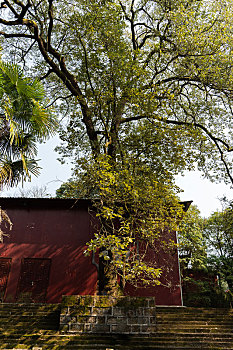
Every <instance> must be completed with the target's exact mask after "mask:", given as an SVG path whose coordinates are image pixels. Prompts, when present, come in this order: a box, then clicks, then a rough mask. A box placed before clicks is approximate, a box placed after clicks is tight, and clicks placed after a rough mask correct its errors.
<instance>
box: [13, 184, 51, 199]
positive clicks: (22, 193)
mask: <svg viewBox="0 0 233 350" xmlns="http://www.w3.org/2000/svg"><path fill="white" fill-rule="evenodd" d="M12 196H13V197H24V198H48V197H51V195H50V194H49V193H48V188H47V187H46V186H32V187H31V188H29V189H25V188H23V187H22V188H18V190H17V191H16V192H15V193H14V194H13V195H12Z"/></svg>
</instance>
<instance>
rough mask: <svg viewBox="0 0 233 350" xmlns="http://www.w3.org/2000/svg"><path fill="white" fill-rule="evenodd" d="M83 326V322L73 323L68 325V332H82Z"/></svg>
mask: <svg viewBox="0 0 233 350" xmlns="http://www.w3.org/2000/svg"><path fill="white" fill-rule="evenodd" d="M84 328H85V325H84V324H81V323H73V324H70V325H69V332H83V331H84Z"/></svg>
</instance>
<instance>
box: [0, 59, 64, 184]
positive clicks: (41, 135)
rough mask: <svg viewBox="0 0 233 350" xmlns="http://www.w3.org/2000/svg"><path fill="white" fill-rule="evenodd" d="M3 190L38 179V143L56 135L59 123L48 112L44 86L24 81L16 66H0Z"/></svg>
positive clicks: (0, 139)
mask: <svg viewBox="0 0 233 350" xmlns="http://www.w3.org/2000/svg"><path fill="white" fill-rule="evenodd" d="M0 98H1V107H0V116H1V120H0V152H1V158H0V186H1V187H2V186H9V185H10V186H13V185H16V184H17V183H18V182H19V181H20V179H22V180H25V179H26V178H30V174H33V175H38V174H39V167H38V164H37V161H36V160H35V156H36V154H37V146H36V142H38V141H39V142H42V141H44V140H46V139H47V138H48V137H49V135H50V134H53V133H54V132H55V131H56V129H57V127H58V123H57V120H56V118H55V117H54V116H52V114H51V112H50V111H49V110H45V109H44V107H43V105H42V101H43V99H44V89H43V85H42V84H41V83H40V82H39V81H37V80H30V79H28V78H24V77H23V73H22V71H21V69H20V68H19V67H18V66H16V65H10V64H8V63H4V62H2V61H1V62H0Z"/></svg>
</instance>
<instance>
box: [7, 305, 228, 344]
mask: <svg viewBox="0 0 233 350" xmlns="http://www.w3.org/2000/svg"><path fill="white" fill-rule="evenodd" d="M59 315H60V305H57V304H55V305H47V304H0V349H13V348H15V349H16V348H17V349H33V347H34V349H36V348H37V349H43V350H47V349H49V350H61V349H62V350H71V349H72V350H106V349H114V350H134V349H135V350H147V349H148V350H150V349H151V350H152V349H154V350H159V349H161V350H162V349H169V350H171V349H174V350H181V349H184V350H191V349H192V350H194V349H195V350H197V349H202V350H207V349H208V350H209V349H211V350H223V349H224V350H233V311H232V310H227V309H197V308H183V307H157V331H158V332H157V334H155V335H153V336H152V335H151V336H145V335H144V336H139V335H127V334H125V335H119V334H118V335H117V334H115V335H107V334H98V335H96V334H88V335H87V334H86V335H85V334H83V335H72V334H69V335H67V334H61V333H59Z"/></svg>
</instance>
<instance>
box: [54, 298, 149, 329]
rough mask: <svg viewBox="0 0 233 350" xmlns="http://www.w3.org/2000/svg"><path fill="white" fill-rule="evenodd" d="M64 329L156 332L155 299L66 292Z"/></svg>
mask: <svg viewBox="0 0 233 350" xmlns="http://www.w3.org/2000/svg"><path fill="white" fill-rule="evenodd" d="M60 331H61V332H63V333H121V334H122V333H123V334H124V333H126V334H150V333H156V307H155V299H154V298H152V297H150V298H143V297H117V298H115V297H109V296H90V295H87V296H65V297H63V301H62V309H61V316H60Z"/></svg>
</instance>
